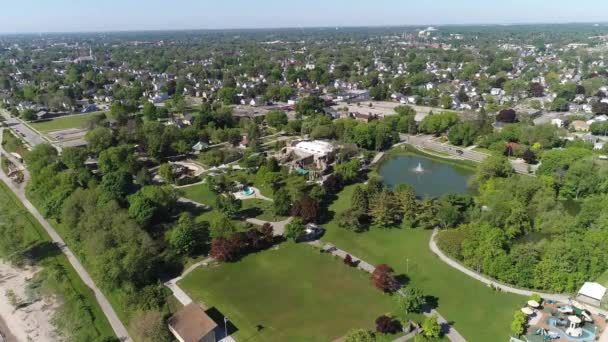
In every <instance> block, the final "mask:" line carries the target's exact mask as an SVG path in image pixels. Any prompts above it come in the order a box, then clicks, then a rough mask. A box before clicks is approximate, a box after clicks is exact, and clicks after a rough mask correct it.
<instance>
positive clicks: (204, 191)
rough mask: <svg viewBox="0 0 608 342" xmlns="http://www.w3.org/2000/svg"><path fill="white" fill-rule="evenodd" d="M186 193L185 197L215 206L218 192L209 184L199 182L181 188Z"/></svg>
mask: <svg viewBox="0 0 608 342" xmlns="http://www.w3.org/2000/svg"><path fill="white" fill-rule="evenodd" d="M181 190H182V191H183V193H184V197H186V198H188V199H190V200H193V201H195V202H198V203H202V204H206V205H210V206H214V205H215V199H216V198H217V196H218V195H217V194H216V193H215V192H213V191H211V189H209V186H208V185H207V184H198V185H193V186H189V187H185V188H182V189H181Z"/></svg>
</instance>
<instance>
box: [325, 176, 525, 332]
mask: <svg viewBox="0 0 608 342" xmlns="http://www.w3.org/2000/svg"><path fill="white" fill-rule="evenodd" d="M353 189H354V186H350V187H347V188H345V189H344V190H343V191H342V192H341V193H340V194H339V197H338V199H337V200H336V201H335V202H334V203H333V204H332V205H331V206H330V211H331V212H334V213H339V212H341V211H343V210H345V209H346V208H348V207H350V198H351V197H352V192H353ZM323 226H324V227H325V228H327V232H326V234H325V236H324V237H323V240H324V241H326V242H331V243H333V244H335V245H336V246H337V247H339V248H341V249H344V250H346V251H348V252H350V253H352V254H353V255H356V256H357V257H360V258H363V259H365V260H366V261H368V262H370V263H372V264H380V263H387V264H389V265H390V266H391V267H393V268H394V269H395V271H396V272H397V274H400V273H403V274H406V275H407V276H408V277H409V278H410V282H411V284H412V285H413V286H416V287H419V288H421V289H423V291H424V292H425V294H427V295H431V296H434V297H436V298H437V304H438V310H439V312H440V313H441V314H442V315H443V316H444V317H445V318H446V319H447V320H449V321H451V322H453V323H454V327H455V328H456V329H458V331H459V332H460V333H461V334H463V335H464V337H465V338H466V339H467V340H468V341H471V342H476V341H502V340H506V339H507V338H508V336H509V326H510V324H511V321H512V318H513V312H514V311H515V310H516V309H517V308H518V307H520V306H521V305H523V304H524V303H525V300H526V298H524V297H521V296H517V295H513V294H505V293H500V292H496V291H494V290H492V289H490V288H488V287H487V286H485V285H483V284H482V283H481V282H478V281H475V280H473V279H471V278H469V277H468V276H466V275H464V274H462V273H461V272H458V271H457V270H455V269H453V268H451V267H450V266H448V265H447V264H445V263H444V262H442V261H441V260H439V258H438V257H437V256H435V255H434V254H433V253H432V252H431V251H430V250H429V247H428V242H429V239H430V236H431V231H428V230H421V229H410V228H407V227H404V228H401V229H390V230H389V229H386V230H385V229H371V230H370V231H368V232H364V233H354V232H350V231H347V230H345V229H342V228H340V227H338V226H337V224H336V223H335V222H333V221H331V222H329V223H327V224H324V225H323Z"/></svg>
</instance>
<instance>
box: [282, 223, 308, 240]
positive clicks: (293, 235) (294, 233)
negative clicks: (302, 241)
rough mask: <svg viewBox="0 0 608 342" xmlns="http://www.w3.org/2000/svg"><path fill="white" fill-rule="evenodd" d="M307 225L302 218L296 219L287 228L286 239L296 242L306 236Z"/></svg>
mask: <svg viewBox="0 0 608 342" xmlns="http://www.w3.org/2000/svg"><path fill="white" fill-rule="evenodd" d="M305 229H306V225H305V224H304V221H302V219H300V218H294V219H293V220H291V222H289V223H288V224H287V225H286V226H285V238H287V239H289V240H292V241H296V239H298V238H299V237H300V236H302V235H303V234H304V231H305Z"/></svg>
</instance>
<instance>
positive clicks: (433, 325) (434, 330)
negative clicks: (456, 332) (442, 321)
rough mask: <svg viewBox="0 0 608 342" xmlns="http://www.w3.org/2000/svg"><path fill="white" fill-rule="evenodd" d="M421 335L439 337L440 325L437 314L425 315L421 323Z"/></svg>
mask: <svg viewBox="0 0 608 342" xmlns="http://www.w3.org/2000/svg"><path fill="white" fill-rule="evenodd" d="M422 331H423V335H424V336H425V337H428V338H439V337H440V336H441V325H439V322H438V320H437V314H433V315H432V316H430V317H427V318H426V319H425V320H424V322H423V323H422Z"/></svg>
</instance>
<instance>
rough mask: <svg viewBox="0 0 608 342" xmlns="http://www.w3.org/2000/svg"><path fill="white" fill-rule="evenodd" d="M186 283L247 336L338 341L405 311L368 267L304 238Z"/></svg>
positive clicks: (184, 285) (199, 271) (203, 270)
mask: <svg viewBox="0 0 608 342" xmlns="http://www.w3.org/2000/svg"><path fill="white" fill-rule="evenodd" d="M180 285H181V286H182V288H183V289H184V290H185V291H187V292H188V293H189V294H190V295H191V296H192V297H193V298H194V300H195V301H198V302H202V303H205V305H206V306H207V307H208V308H212V307H215V308H216V309H217V310H219V311H220V312H221V313H222V314H223V315H225V316H227V317H228V318H229V319H230V320H231V322H233V323H234V325H235V326H236V328H237V329H238V331H237V332H236V333H235V335H234V336H235V338H236V339H237V340H239V341H331V340H334V339H336V338H338V337H341V336H343V335H345V334H346V333H347V332H348V331H349V330H350V329H353V328H368V329H372V328H373V326H374V321H375V319H376V318H377V317H378V316H380V315H382V314H385V313H390V312H392V313H396V310H397V308H396V305H395V301H394V299H393V298H392V297H391V296H389V295H385V294H383V293H381V292H380V291H378V290H376V289H375V288H373V286H372V284H371V282H370V279H369V274H368V273H365V272H363V271H360V270H356V269H353V268H350V267H347V266H346V265H344V264H343V262H342V261H341V260H339V259H337V258H334V257H332V256H330V255H327V254H322V253H319V252H318V251H317V250H316V249H314V248H312V247H311V246H308V245H302V244H298V245H296V244H293V243H283V244H281V245H280V246H279V249H278V250H268V251H263V252H260V253H256V254H253V255H249V256H247V257H245V258H244V259H243V260H241V261H239V262H236V263H226V264H221V265H217V266H212V267H210V268H198V269H197V270H195V271H194V272H193V273H191V274H190V275H188V276H187V277H186V278H185V279H183V280H182V281H180ZM413 318H415V319H418V320H420V319H419V318H420V317H419V316H416V317H413ZM257 325H261V326H263V327H264V329H262V330H261V331H260V332H258V331H257V329H256V326H257ZM388 340H390V339H388Z"/></svg>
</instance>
